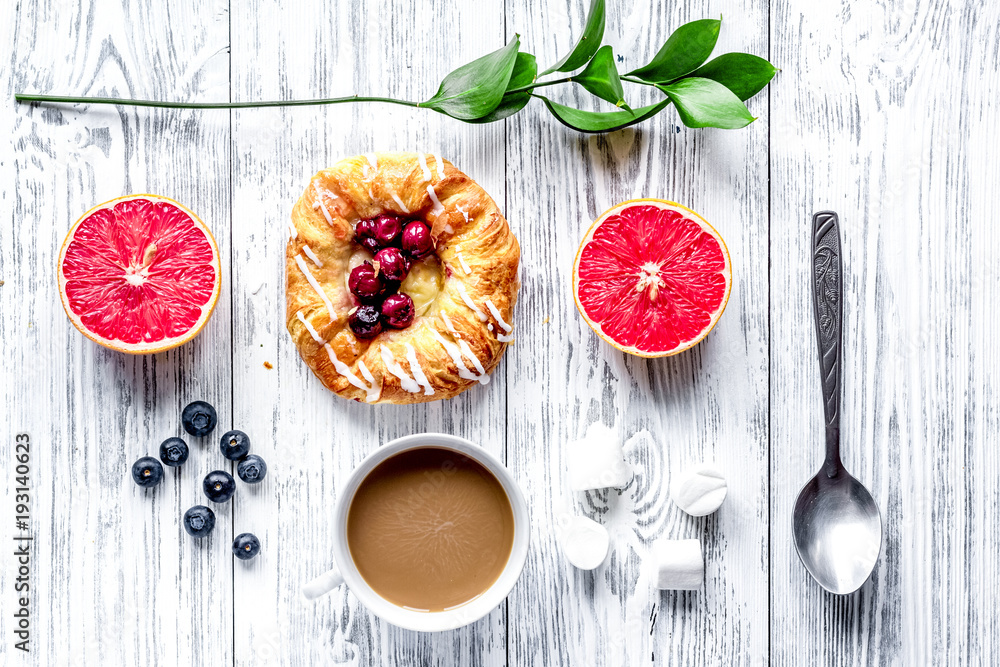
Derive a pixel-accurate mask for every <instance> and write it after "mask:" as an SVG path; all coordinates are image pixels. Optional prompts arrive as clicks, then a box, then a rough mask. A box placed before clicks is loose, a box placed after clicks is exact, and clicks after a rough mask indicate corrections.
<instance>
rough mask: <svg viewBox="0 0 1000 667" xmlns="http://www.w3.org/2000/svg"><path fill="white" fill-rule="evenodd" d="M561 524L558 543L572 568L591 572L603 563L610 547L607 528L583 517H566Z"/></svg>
mask: <svg viewBox="0 0 1000 667" xmlns="http://www.w3.org/2000/svg"><path fill="white" fill-rule="evenodd" d="M561 523H562V525H561V527H560V534H559V542H560V544H561V545H562V550H563V553H564V554H566V558H568V559H569V562H570V563H572V564H573V566H574V567H578V568H580V569H581V570H593V569H594V568H596V567H598V566H599V565H600V564H601V563H603V562H604V560H605V559H606V558H607V557H608V550H609V549H610V547H611V537H610V536H609V535H608V529H607V528H605V527H604V526H602V525H601V524H599V523H597V522H596V521H594V520H592V519H588V518H587V517H585V516H572V517H567V518H566V519H565V520H564V521H562V522H561Z"/></svg>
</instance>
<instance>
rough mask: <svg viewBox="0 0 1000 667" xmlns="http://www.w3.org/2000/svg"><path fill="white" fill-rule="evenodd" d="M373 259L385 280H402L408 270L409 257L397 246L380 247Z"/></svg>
mask: <svg viewBox="0 0 1000 667" xmlns="http://www.w3.org/2000/svg"><path fill="white" fill-rule="evenodd" d="M375 261H376V262H378V266H379V271H380V272H381V273H382V275H383V276H384V277H385V280H392V281H395V282H402V281H403V279H404V278H406V274H407V273H409V272H410V258H409V257H408V256H407V255H406V253H404V252H403V251H402V250H400V249H399V248H382V249H381V250H379V251H378V253H376V254H375Z"/></svg>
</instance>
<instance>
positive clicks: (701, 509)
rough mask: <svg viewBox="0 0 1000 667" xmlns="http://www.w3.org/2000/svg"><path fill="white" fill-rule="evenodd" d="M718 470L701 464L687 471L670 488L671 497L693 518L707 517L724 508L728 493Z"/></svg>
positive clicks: (724, 480)
mask: <svg viewBox="0 0 1000 667" xmlns="http://www.w3.org/2000/svg"><path fill="white" fill-rule="evenodd" d="M728 490H729V489H728V487H727V485H726V478H725V477H723V476H722V473H721V472H719V471H718V470H717V469H715V468H713V467H712V466H710V465H707V464H701V465H697V466H694V467H692V468H688V469H687V470H685V471H684V472H683V473H682V474H681V476H680V479H678V480H677V481H676V482H675V483H674V484H672V485H671V488H670V497H671V498H673V499H674V502H675V503H677V506H678V507H680V508H681V509H682V510H684V511H685V512H687V513H688V514H690V515H691V516H705V515H707V514H711V513H712V512H714V511H715V510H717V509H719V507H721V506H722V501H723V500H725V499H726V492H727V491H728Z"/></svg>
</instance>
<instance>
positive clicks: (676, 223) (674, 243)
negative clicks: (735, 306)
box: [573, 199, 732, 357]
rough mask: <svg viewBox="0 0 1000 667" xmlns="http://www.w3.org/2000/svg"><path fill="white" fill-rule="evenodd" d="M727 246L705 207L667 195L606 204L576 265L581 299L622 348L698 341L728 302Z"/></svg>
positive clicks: (670, 347)
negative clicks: (706, 215) (677, 201)
mask: <svg viewBox="0 0 1000 667" xmlns="http://www.w3.org/2000/svg"><path fill="white" fill-rule="evenodd" d="M731 285H732V267H731V266H730V263H729V250H728V249H727V248H726V244H725V242H724V241H723V240H722V237H721V236H719V233H718V232H717V231H715V228H713V227H712V226H711V225H710V224H708V223H707V222H706V221H705V220H704V219H703V218H702V217H701V216H700V215H698V214H697V213H695V212H694V211H692V210H691V209H689V208H685V207H684V206H681V205H680V204H675V203H673V202H669V201H664V200H662V199H632V200H630V201H626V202H623V203H621V204H618V205H617V206H615V207H614V208H612V209H610V210H608V211H605V212H604V214H603V215H601V217H599V218H598V219H597V220H596V221H595V222H594V224H593V225H591V227H590V230H589V231H588V232H587V235H586V236H585V237H584V239H583V243H581V244H580V249H579V251H577V253H576V263H575V264H574V266H573V291H574V293H575V295H576V307H577V309H578V310H579V311H580V314H581V315H583V318H584V319H585V320H586V321H587V324H589V325H590V327H591V328H592V329H593V330H594V331H595V332H597V335H599V336H600V337H601V338H603V339H604V340H606V341H608V342H609V343H611V344H612V345H614V346H615V347H617V348H618V349H619V350H621V351H623V352H627V353H629V354H634V355H637V356H640V357H666V356H670V355H673V354H677V353H679V352H683V351H684V350H687V349H689V348H691V347H693V346H695V345H696V344H697V343H699V342H700V341H701V340H702V339H704V338H705V336H707V335H708V332H709V331H711V330H712V327H714V326H715V323H716V322H718V321H719V316H720V315H722V311H723V310H725V308H726V302H727V301H728V300H729V291H730V287H731Z"/></svg>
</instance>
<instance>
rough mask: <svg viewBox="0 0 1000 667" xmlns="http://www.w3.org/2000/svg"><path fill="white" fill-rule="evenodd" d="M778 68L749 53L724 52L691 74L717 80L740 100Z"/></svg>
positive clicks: (768, 80) (772, 76) (755, 92)
mask: <svg viewBox="0 0 1000 667" xmlns="http://www.w3.org/2000/svg"><path fill="white" fill-rule="evenodd" d="M777 71H778V68H777V67H775V66H774V65H772V64H771V63H769V62H767V61H766V60H764V59H763V58H759V57H757V56H754V55H751V54H749V53H726V54H724V55H721V56H719V57H718V58H713V59H712V60H710V61H708V62H707V63H705V64H704V65H702V66H701V67H699V68H698V69H696V70H695V71H694V72H692V73H691V76H697V77H701V78H703V79H711V80H712V81H718V82H719V83H721V84H722V85H723V86H725V87H726V88H728V89H729V90H731V91H733V92H734V93H735V94H736V97H738V98H740V99H741V100H744V101H746V100H749V99H750V98H751V97H753V96H754V95H756V94H757V93H759V92H760V91H762V90H763V89H764V87H765V86H766V85H767V84H768V83H770V81H771V79H772V78H774V74H775V73H776V72H777Z"/></svg>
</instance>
